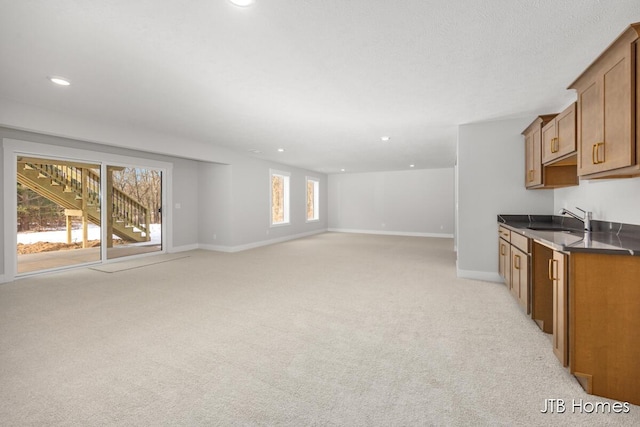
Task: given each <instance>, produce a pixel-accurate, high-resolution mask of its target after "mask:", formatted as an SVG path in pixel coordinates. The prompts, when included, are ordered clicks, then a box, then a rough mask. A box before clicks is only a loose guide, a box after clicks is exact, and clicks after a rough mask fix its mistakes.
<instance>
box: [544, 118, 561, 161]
mask: <svg viewBox="0 0 640 427" xmlns="http://www.w3.org/2000/svg"><path fill="white" fill-rule="evenodd" d="M557 140H558V138H557V126H556V120H555V119H554V120H552V121H550V122H549V123H547V124H546V125H545V127H543V128H542V163H547V162H550V161H551V160H553V159H555V158H556V157H557V156H556V150H557V149H556V143H557Z"/></svg>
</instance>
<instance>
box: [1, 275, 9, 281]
mask: <svg viewBox="0 0 640 427" xmlns="http://www.w3.org/2000/svg"><path fill="white" fill-rule="evenodd" d="M8 282H10V280H9V278H8V277H7V276H6V275H5V274H0V283H8Z"/></svg>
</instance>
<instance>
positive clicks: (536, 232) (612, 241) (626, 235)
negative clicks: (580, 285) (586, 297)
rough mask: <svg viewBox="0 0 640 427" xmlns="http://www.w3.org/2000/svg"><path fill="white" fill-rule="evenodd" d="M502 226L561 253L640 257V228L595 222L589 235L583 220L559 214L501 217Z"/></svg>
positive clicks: (631, 225) (592, 223) (499, 219)
mask: <svg viewBox="0 0 640 427" xmlns="http://www.w3.org/2000/svg"><path fill="white" fill-rule="evenodd" d="M498 223H499V224H500V225H503V226H506V227H507V228H509V229H510V230H511V231H512V232H515V233H518V234H521V235H523V236H525V237H528V238H531V239H534V240H536V241H539V242H540V243H542V244H544V245H547V246H549V247H551V248H553V249H555V250H558V251H563V252H593V253H604V254H611V255H635V256H640V226H639V225H633V224H623V223H616V222H607V221H597V220H594V221H591V229H592V231H591V232H590V233H585V232H584V230H583V224H582V222H581V221H578V220H577V219H574V218H570V217H565V216H557V215H498Z"/></svg>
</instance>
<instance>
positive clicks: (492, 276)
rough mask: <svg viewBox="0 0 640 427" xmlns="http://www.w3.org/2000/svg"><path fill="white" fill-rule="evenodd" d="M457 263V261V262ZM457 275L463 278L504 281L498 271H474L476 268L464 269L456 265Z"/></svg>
mask: <svg viewBox="0 0 640 427" xmlns="http://www.w3.org/2000/svg"><path fill="white" fill-rule="evenodd" d="M456 264H457V263H456ZM456 275H457V276H458V277H459V278H461V279H473V280H480V281H482V282H495V283H502V282H503V280H502V277H500V275H499V274H498V273H492V272H490V271H474V270H462V269H460V268H458V266H457V265H456Z"/></svg>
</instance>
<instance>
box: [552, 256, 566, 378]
mask: <svg viewBox="0 0 640 427" xmlns="http://www.w3.org/2000/svg"><path fill="white" fill-rule="evenodd" d="M549 278H550V279H551V282H552V283H553V326H552V330H553V338H552V340H553V353H554V354H555V355H556V357H557V358H558V360H559V361H560V362H561V363H562V366H567V363H568V361H569V344H568V338H569V337H568V325H567V323H568V317H567V316H568V310H567V303H568V299H567V298H568V294H567V288H568V281H567V255H565V254H563V253H562V252H558V251H553V258H552V259H550V260H549Z"/></svg>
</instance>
